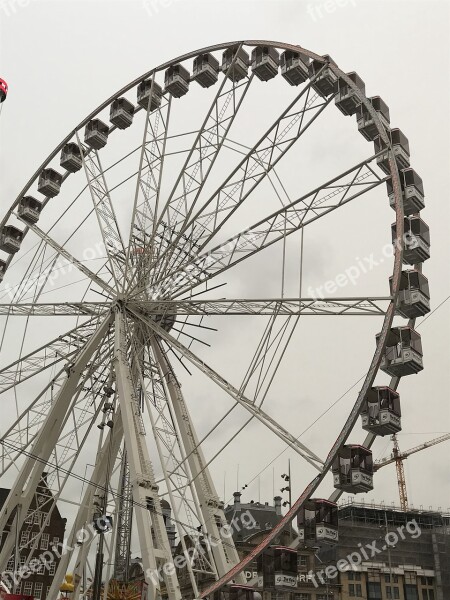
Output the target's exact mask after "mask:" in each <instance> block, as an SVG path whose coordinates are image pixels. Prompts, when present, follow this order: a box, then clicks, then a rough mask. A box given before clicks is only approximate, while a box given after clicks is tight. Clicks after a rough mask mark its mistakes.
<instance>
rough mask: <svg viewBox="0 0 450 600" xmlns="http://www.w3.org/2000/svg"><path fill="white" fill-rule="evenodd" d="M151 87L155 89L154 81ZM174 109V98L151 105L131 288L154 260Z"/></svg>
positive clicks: (131, 247) (131, 246)
mask: <svg viewBox="0 0 450 600" xmlns="http://www.w3.org/2000/svg"><path fill="white" fill-rule="evenodd" d="M151 85H152V87H153V85H155V83H154V78H153V79H152V84H151ZM152 97H153V90H150V98H152ZM171 106H172V97H171V96H170V97H169V99H166V98H164V99H163V100H162V102H161V105H160V106H158V107H157V108H156V109H155V110H152V108H153V107H152V103H151V102H150V101H149V102H148V107H147V111H146V117H145V126H144V137H143V141H142V147H141V153H140V159H139V169H138V172H137V179H136V191H135V196H134V204H133V214H132V218H131V226H130V234H129V242H128V248H127V260H126V269H128V265H129V264H130V262H131V263H132V264H134V265H135V268H134V272H133V273H132V276H131V278H130V282H129V285H131V282H132V281H133V279H134V278H135V277H136V276H138V275H140V272H141V271H142V270H143V269H145V268H146V265H147V264H148V263H149V262H150V261H151V260H152V254H151V252H152V243H151V242H152V239H153V237H154V235H155V232H156V221H157V213H158V206H159V200H160V193H161V182H162V177H163V169H164V159H165V155H166V144H167V140H168V134H169V121H170V114H171ZM125 279H126V278H125Z"/></svg>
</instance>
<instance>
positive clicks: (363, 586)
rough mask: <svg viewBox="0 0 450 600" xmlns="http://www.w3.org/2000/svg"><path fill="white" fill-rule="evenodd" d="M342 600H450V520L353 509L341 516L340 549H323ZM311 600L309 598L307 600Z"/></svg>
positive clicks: (430, 514)
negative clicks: (336, 569) (334, 569)
mask: <svg viewBox="0 0 450 600" xmlns="http://www.w3.org/2000/svg"><path fill="white" fill-rule="evenodd" d="M319 556H320V558H321V559H322V560H323V562H324V568H326V566H331V565H335V566H336V565H337V564H338V561H346V562H347V563H349V564H350V562H351V563H352V566H351V568H350V567H349V568H348V569H347V570H344V564H343V563H342V567H343V568H342V570H341V572H339V573H338V574H337V575H336V577H335V579H336V581H337V583H338V584H339V590H340V595H339V598H340V599H341V600H350V599H352V600H448V599H450V515H447V514H444V513H440V512H431V511H423V510H411V511H408V512H404V511H401V510H400V509H394V508H387V507H385V506H368V505H364V504H356V503H354V504H349V505H347V506H343V507H341V508H340V510H339V543H338V544H337V545H336V546H335V547H333V548H328V549H322V550H321V551H320V553H319ZM305 600H309V598H305Z"/></svg>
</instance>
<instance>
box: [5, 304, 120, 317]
mask: <svg viewBox="0 0 450 600" xmlns="http://www.w3.org/2000/svg"><path fill="white" fill-rule="evenodd" d="M110 308H111V304H110V303H108V302H61V303H58V304H54V303H37V304H35V303H24V304H0V316H2V315H10V316H14V317H33V316H34V317H56V316H62V317H71V316H76V317H92V316H101V315H102V314H103V313H105V312H106V311H107V310H110Z"/></svg>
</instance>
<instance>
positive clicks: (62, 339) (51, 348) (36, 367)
mask: <svg viewBox="0 0 450 600" xmlns="http://www.w3.org/2000/svg"><path fill="white" fill-rule="evenodd" d="M97 324H98V319H97V318H94V319H91V320H90V321H88V322H87V323H83V324H82V325H79V326H78V327H75V328H74V329H71V330H69V331H67V332H66V333H64V334H63V335H61V336H59V337H57V338H55V339H53V340H52V341H50V342H48V343H47V344H45V345H43V346H40V347H39V348H37V349H36V350H34V351H33V352H30V353H28V354H27V355H25V356H23V357H21V358H20V359H19V360H16V361H15V362H13V363H11V364H9V365H8V366H6V367H3V368H2V369H0V394H3V393H4V392H6V391H7V390H9V389H11V388H13V387H14V386H17V385H19V383H22V382H23V381H26V380H27V379H30V378H31V377H33V376H34V375H37V374H39V373H41V372H42V371H44V370H46V369H48V368H49V367H52V366H53V365H55V364H57V363H59V362H61V361H63V360H69V359H71V360H72V359H73V357H74V356H76V354H77V353H78V352H80V351H81V350H82V348H83V346H84V345H85V344H87V343H88V341H89V339H90V338H91V337H92V335H94V333H95V330H96V328H97Z"/></svg>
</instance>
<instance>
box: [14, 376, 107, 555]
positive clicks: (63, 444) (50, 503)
mask: <svg viewBox="0 0 450 600" xmlns="http://www.w3.org/2000/svg"><path fill="white" fill-rule="evenodd" d="M95 368H96V367H95ZM95 368H94V367H93V366H91V368H90V369H89V371H90V372H88V373H87V375H86V376H85V377H84V381H83V382H82V384H81V385H80V386H79V388H78V390H79V391H78V392H77V396H78V400H76V403H74V405H73V408H72V410H71V412H70V413H69V414H68V416H67V418H66V422H71V421H72V422H73V424H74V428H73V430H72V431H69V432H68V433H66V434H65V435H64V436H63V437H62V438H61V439H60V440H59V441H58V443H57V445H56V447H55V450H54V452H53V458H52V459H51V462H50V463H48V464H47V466H46V478H45V483H46V486H47V488H48V489H49V490H51V492H52V493H51V496H47V495H45V496H44V495H42V494H40V493H39V491H38V490H37V491H36V492H35V506H36V507H37V508H36V510H34V511H33V510H31V511H29V514H28V518H29V520H30V521H31V523H30V525H29V526H28V536H27V542H26V543H25V544H24V545H22V544H20V547H19V551H20V552H21V553H22V554H23V550H27V551H28V557H27V560H26V562H28V561H29V560H31V558H32V557H33V554H34V552H35V550H36V549H37V548H38V546H39V542H40V539H41V536H42V533H43V532H44V530H45V529H46V527H48V525H49V524H50V519H51V516H52V513H53V511H54V509H55V508H56V506H57V503H58V501H59V500H60V498H61V495H62V493H63V491H64V488H65V486H66V484H67V482H68V481H69V478H70V476H71V473H72V471H73V469H74V468H75V464H76V462H77V460H78V457H79V454H80V453H81V451H82V449H83V447H84V445H85V443H86V441H87V440H88V438H89V437H90V436H91V433H92V429H93V427H94V424H95V419H96V418H98V416H99V414H100V412H101V409H102V402H101V401H99V396H100V394H101V392H102V383H99V382H98V380H97V381H96V382H92V385H93V387H92V388H91V394H86V395H85V397H84V398H80V396H81V393H82V390H83V389H84V387H85V384H86V383H87V382H88V381H89V379H92V375H93V373H94V372H95ZM95 387H96V388H97V389H95ZM84 425H86V427H85V431H84V432H83V427H84ZM66 465H67V466H66ZM42 499H43V503H42ZM40 500H41V501H40ZM40 510H43V511H44V519H43V520H42V521H41V522H40V523H39V528H38V529H39V530H38V531H35V530H34V527H33V523H34V521H35V520H34V518H33V517H34V514H35V513H36V512H38V511H40Z"/></svg>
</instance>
